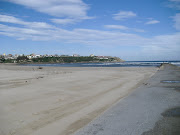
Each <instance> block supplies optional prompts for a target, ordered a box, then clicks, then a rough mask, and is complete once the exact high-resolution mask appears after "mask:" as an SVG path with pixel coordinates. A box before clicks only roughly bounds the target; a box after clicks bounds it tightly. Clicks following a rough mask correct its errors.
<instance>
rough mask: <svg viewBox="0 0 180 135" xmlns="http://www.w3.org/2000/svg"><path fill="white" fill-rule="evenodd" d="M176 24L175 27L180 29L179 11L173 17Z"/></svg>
mask: <svg viewBox="0 0 180 135" xmlns="http://www.w3.org/2000/svg"><path fill="white" fill-rule="evenodd" d="M173 19H174V21H175V24H174V27H175V28H176V30H180V13H177V14H176V15H175V16H174V17H173Z"/></svg>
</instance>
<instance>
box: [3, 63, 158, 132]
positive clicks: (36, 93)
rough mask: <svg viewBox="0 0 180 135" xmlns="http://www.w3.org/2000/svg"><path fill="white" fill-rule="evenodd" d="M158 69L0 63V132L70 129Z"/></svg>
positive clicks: (122, 95)
mask: <svg viewBox="0 0 180 135" xmlns="http://www.w3.org/2000/svg"><path fill="white" fill-rule="evenodd" d="M157 69H158V68H156V67H128V68H127V67H118V68H112V67H100V68H99V67H43V69H38V67H34V66H19V65H16V66H12V65H0V73H1V77H0V82H1V84H0V108H1V109H0V114H1V115H0V125H1V126H0V133H3V134H4V135H10V134H13V135H24V134H28V135H31V134H38V135H49V134H54V135H59V134H61V135H67V134H68V135H69V134H72V133H74V132H75V131H77V130H78V129H80V128H82V127H83V126H84V125H86V124H88V123H89V122H90V121H92V120H93V119H94V118H96V117H97V116H99V115H100V114H101V113H103V112H104V111H105V110H106V109H108V108H109V107H110V106H112V105H113V104H114V103H116V102H118V101H119V100H121V99H122V98H124V97H126V96H127V95H129V94H130V93H131V92H132V91H133V90H134V89H135V88H137V87H139V86H140V85H142V84H143V83H145V82H146V81H147V80H148V79H149V78H150V77H151V76H152V75H154V74H155V73H156V71H157Z"/></svg>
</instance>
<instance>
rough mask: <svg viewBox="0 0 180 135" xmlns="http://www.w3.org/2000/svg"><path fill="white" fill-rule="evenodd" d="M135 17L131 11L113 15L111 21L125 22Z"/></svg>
mask: <svg viewBox="0 0 180 135" xmlns="http://www.w3.org/2000/svg"><path fill="white" fill-rule="evenodd" d="M136 16H137V15H136V14H135V13H134V12H132V11H120V12H119V13H117V14H114V16H113V19H115V20H125V19H128V18H133V17H136Z"/></svg>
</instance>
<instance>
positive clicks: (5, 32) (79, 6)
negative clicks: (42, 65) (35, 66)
mask: <svg viewBox="0 0 180 135" xmlns="http://www.w3.org/2000/svg"><path fill="white" fill-rule="evenodd" d="M3 53H6V54H9V53H10V54H30V53H36V54H60V55H61V54H68V55H72V54H80V55H90V54H95V55H111V56H118V57H120V58H122V59H124V60H180V0H46V1H45V0H28V1H26V0H0V54H3Z"/></svg>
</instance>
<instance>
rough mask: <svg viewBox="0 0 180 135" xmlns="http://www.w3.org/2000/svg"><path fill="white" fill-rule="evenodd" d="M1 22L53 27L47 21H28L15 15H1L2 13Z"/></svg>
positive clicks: (34, 26) (33, 26)
mask: <svg viewBox="0 0 180 135" xmlns="http://www.w3.org/2000/svg"><path fill="white" fill-rule="evenodd" d="M0 22H5V23H13V24H20V25H24V26H26V27H32V28H52V27H53V26H51V25H49V24H47V23H45V22H26V21H23V20H21V19H19V18H15V17H13V16H9V15H1V14H0Z"/></svg>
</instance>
